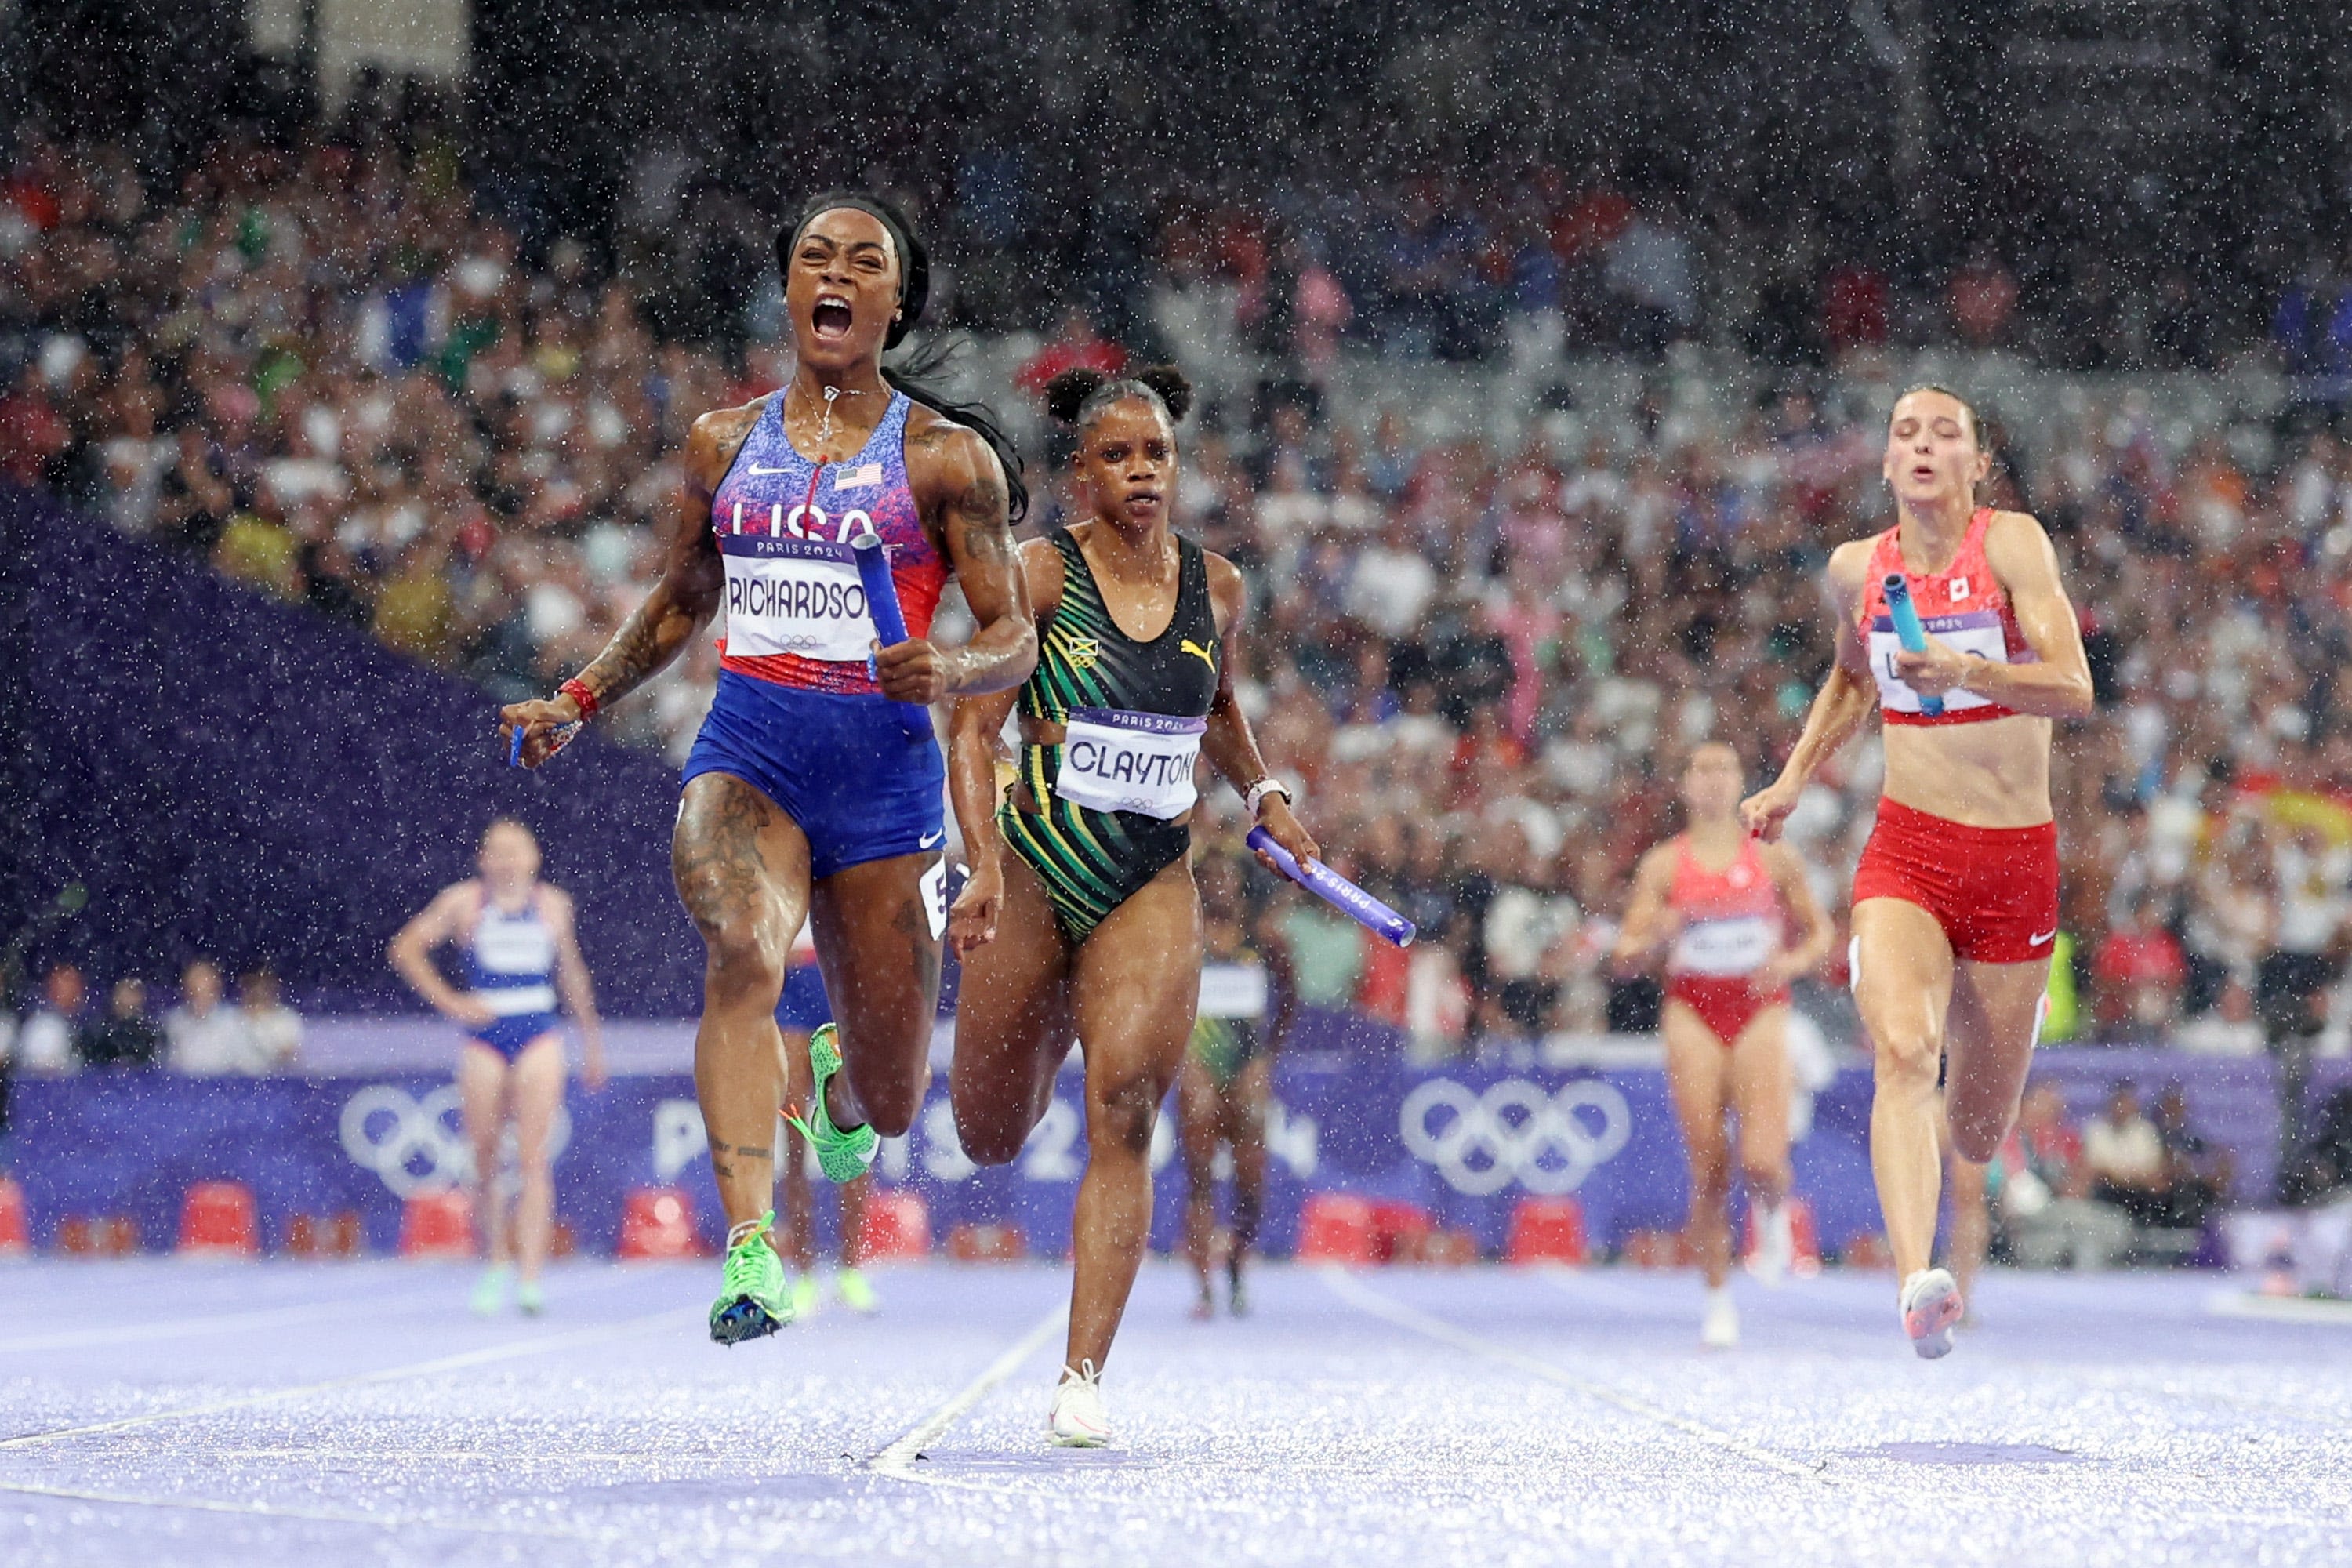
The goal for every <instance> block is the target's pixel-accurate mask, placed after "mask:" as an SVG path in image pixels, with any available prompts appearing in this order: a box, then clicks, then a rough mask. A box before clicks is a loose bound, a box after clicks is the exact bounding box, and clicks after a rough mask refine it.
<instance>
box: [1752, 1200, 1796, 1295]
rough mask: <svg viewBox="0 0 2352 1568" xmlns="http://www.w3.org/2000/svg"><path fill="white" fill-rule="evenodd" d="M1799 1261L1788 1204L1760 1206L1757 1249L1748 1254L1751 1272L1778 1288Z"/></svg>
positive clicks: (1757, 1280)
mask: <svg viewBox="0 0 2352 1568" xmlns="http://www.w3.org/2000/svg"><path fill="white" fill-rule="evenodd" d="M1796 1261H1797V1233H1796V1227H1795V1226H1794V1225H1793V1224H1792V1223H1791V1222H1790V1217H1789V1205H1787V1204H1775V1205H1772V1206H1771V1207H1769V1208H1767V1207H1765V1206H1764V1205H1761V1204H1759V1205H1757V1208H1756V1250H1755V1251H1754V1252H1752V1253H1750V1254H1748V1273H1749V1274H1751V1275H1753V1276H1755V1279H1756V1282H1757V1283H1758V1284H1759V1285H1761V1286H1763V1287H1764V1288H1765V1289H1772V1290H1777V1289H1780V1282H1781V1281H1782V1280H1784V1279H1787V1278H1788V1277H1789V1269H1790V1266H1791V1265H1793V1264H1794V1263H1795V1262H1796Z"/></svg>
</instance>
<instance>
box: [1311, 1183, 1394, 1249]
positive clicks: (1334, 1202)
mask: <svg viewBox="0 0 2352 1568" xmlns="http://www.w3.org/2000/svg"><path fill="white" fill-rule="evenodd" d="M1298 1261H1299V1262H1301V1263H1377V1262H1379V1261H1380V1231H1379V1226H1378V1224H1377V1223H1376V1220H1375V1218H1374V1215H1373V1212H1372V1205H1370V1203H1369V1202H1367V1201H1366V1200H1365V1199H1362V1198H1360V1197H1357V1196H1355V1195H1354V1194H1349V1193H1317V1194H1315V1195H1314V1196H1312V1197H1310V1198H1308V1199H1307V1206H1306V1208H1305V1209H1304V1210H1302V1211H1301V1212H1300V1214H1299V1216H1298Z"/></svg>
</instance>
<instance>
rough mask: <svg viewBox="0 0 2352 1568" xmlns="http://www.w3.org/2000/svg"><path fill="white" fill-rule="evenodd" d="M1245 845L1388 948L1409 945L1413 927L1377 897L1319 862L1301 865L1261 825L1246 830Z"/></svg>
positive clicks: (1413, 931)
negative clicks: (1246, 838) (1247, 831)
mask: <svg viewBox="0 0 2352 1568" xmlns="http://www.w3.org/2000/svg"><path fill="white" fill-rule="evenodd" d="M1248 842H1249V847H1251V848H1253V849H1255V850H1257V851H1259V852H1260V853H1261V854H1264V855H1265V856H1267V857H1269V858H1271V859H1272V860H1273V861H1274V863H1275V864H1276V865H1277V866H1279V867H1281V868H1282V874H1283V875H1284V876H1286V877H1287V878H1289V879H1291V880H1292V881H1294V882H1296V883H1297V884H1298V885H1299V886H1300V887H1302V888H1304V889H1307V891H1308V892H1310V893H1312V894H1314V895H1315V896H1316V897H1317V898H1318V899H1320V900H1323V901H1324V902H1325V903H1327V904H1329V905H1330V906H1331V907H1332V908H1333V909H1335V910H1339V912H1340V913H1341V914H1343V915H1346V916H1347V917H1348V918H1349V920H1351V921H1355V922H1356V923H1357V924H1358V925H1360V926H1362V927H1363V928H1364V929H1365V930H1366V931H1370V932H1371V933H1372V934H1373V935H1374V936H1376V937H1379V938H1380V939H1381V941H1382V942H1387V943H1389V944H1390V945H1391V946H1392V947H1411V946H1412V939H1413V936H1414V934H1415V931H1416V929H1417V928H1415V927H1414V925H1413V923H1412V921H1409V920H1407V919H1405V918H1404V917H1403V916H1402V915H1401V914H1399V913H1397V912H1396V911H1395V910H1392V909H1391V908H1389V907H1388V906H1387V905H1386V904H1384V903H1382V902H1381V901H1380V900H1378V899H1376V898H1374V897H1372V896H1371V894H1370V893H1368V892H1366V891H1364V889H1361V888H1359V887H1358V886H1356V884H1355V883H1353V882H1350V881H1349V880H1348V879H1347V878H1345V877H1342V876H1341V875H1339V872H1337V871H1334V870H1333V869H1331V868H1330V867H1328V866H1326V865H1323V864H1322V863H1320V862H1319V861H1318V863H1317V864H1315V865H1313V866H1301V865H1300V864H1299V863H1298V861H1297V858H1296V857H1294V856H1293V855H1292V854H1291V853H1290V851H1289V850H1287V849H1285V848H1284V847H1282V846H1281V845H1279V844H1276V842H1275V841H1274V835H1273V834H1271V833H1268V832H1267V831H1266V830H1265V828H1263V827H1253V828H1251V829H1250V830H1249V841H1248Z"/></svg>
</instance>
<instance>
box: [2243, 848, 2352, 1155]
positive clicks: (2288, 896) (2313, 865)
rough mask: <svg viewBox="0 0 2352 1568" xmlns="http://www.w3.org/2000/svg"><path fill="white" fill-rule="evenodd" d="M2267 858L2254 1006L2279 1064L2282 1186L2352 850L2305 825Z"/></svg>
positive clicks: (2298, 1126)
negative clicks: (2272, 882)
mask: <svg viewBox="0 0 2352 1568" xmlns="http://www.w3.org/2000/svg"><path fill="white" fill-rule="evenodd" d="M2272 858H2273V866H2274V868H2275V876H2276V879H2277V886H2278V903H2277V910H2278V913H2277V918H2276V921H2274V923H2273V928H2272V939H2271V940H2272V946H2271V950H2270V951H2269V952H2265V953H2264V954H2263V958H2262V962H2261V963H2260V964H2259V965H2258V966H2257V967H2256V970H2255V989H2254V1005H2255V1008H2256V1010H2257V1011H2258V1012H2259V1013H2260V1014H2261V1016H2262V1020H2263V1035H2264V1037H2266V1038H2267V1040H2268V1042H2269V1045H2270V1049H2271V1054H2272V1055H2273V1056H2274V1057H2276V1058H2278V1065H2279V1073H2278V1104H2279V1152H2280V1174H2281V1179H2282V1180H2284V1179H2285V1175H2286V1170H2287V1165H2288V1163H2290V1162H2291V1160H2292V1159H2293V1157H2294V1152H2295V1151H2296V1150H2297V1149H2299V1148H2300V1147H2302V1144H2303V1141H2304V1132H2303V1108H2304V1100H2305V1097H2306V1094H2307V1091H2308V1089H2309V1087H2310V1083H2311V1056H2312V1050H2313V1047H2314V1043H2315V1037H2317V1035H2318V1034H2319V1031H2320V1028H2321V1026H2323V1024H2324V1023H2325V1022H2326V1020H2325V1018H2324V1016H2323V1011H2324V1007H2325V1004H2326V988H2327V986H2328V985H2329V984H2331V983H2332V982H2333V981H2334V980H2335V978H2336V949H2337V944H2338V942H2340V941H2341V940H2342V938H2343V936H2344V922H2345V916H2346V913H2347V901H2346V884H2347V881H2352V848H2347V847H2345V846H2343V845H2340V844H2338V845H2331V844H2330V843H2328V841H2327V838H2326V834H2324V833H2323V832H2322V831H2321V830H2320V828H2319V827H2318V826H2315V825H2314V824H2311V823H2307V822H2306V823H2304V824H2302V825H2300V826H2294V827H2292V828H2290V829H2288V830H2287V831H2285V832H2283V833H2281V834H2279V835H2278V836H2277V839H2276V842H2275V844H2274V845H2273V856H2272Z"/></svg>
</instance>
